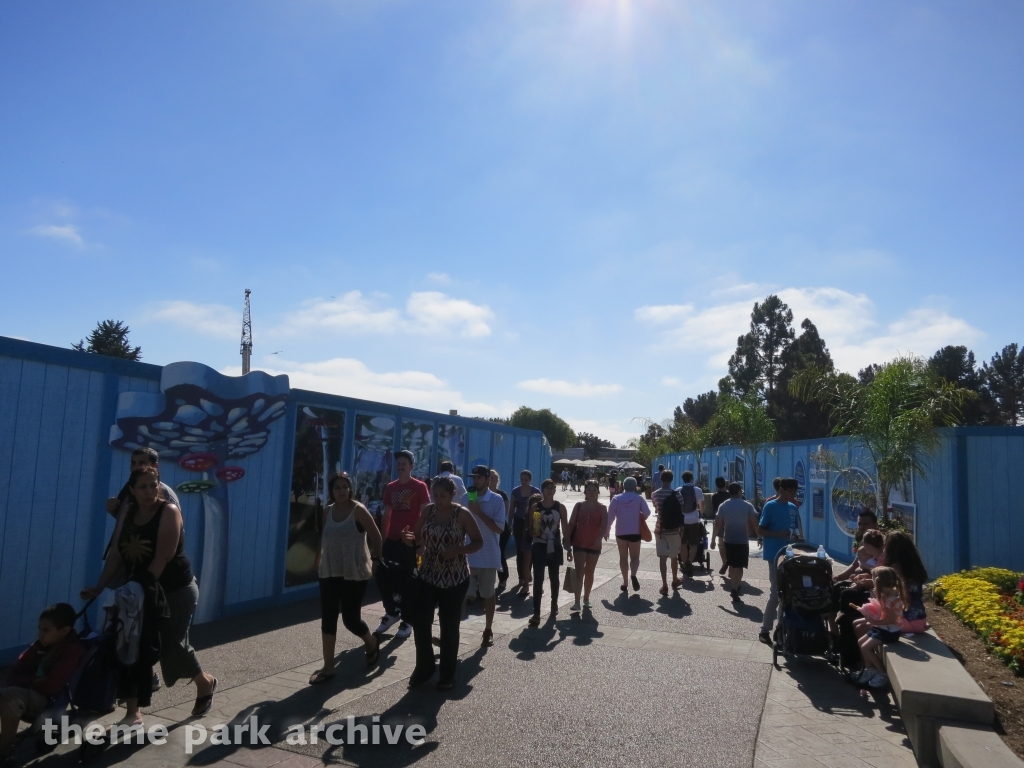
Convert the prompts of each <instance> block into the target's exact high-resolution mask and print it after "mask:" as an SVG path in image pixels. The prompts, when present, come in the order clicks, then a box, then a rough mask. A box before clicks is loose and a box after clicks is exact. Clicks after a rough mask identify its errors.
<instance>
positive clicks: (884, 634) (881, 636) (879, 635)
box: [868, 627, 900, 645]
mask: <svg viewBox="0 0 1024 768" xmlns="http://www.w3.org/2000/svg"><path fill="white" fill-rule="evenodd" d="M868 637H870V638H871V639H872V640H877V641H878V642H880V643H885V644H886V645H889V644H890V643H898V642H899V641H900V631H899V630H898V629H895V630H893V629H886V628H885V627H872V628H871V629H869V630H868Z"/></svg>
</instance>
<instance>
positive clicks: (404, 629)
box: [395, 621, 412, 637]
mask: <svg viewBox="0 0 1024 768" xmlns="http://www.w3.org/2000/svg"><path fill="white" fill-rule="evenodd" d="M411 634H412V627H411V626H409V625H408V624H406V623H405V622H404V621H403V622H402V623H401V624H399V625H398V631H397V632H395V637H408V636H409V635H411Z"/></svg>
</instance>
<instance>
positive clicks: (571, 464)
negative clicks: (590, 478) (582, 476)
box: [551, 459, 579, 467]
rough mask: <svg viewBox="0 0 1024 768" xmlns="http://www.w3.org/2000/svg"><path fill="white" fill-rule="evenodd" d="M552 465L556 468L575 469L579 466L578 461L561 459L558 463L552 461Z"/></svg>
mask: <svg viewBox="0 0 1024 768" xmlns="http://www.w3.org/2000/svg"><path fill="white" fill-rule="evenodd" d="M551 463H552V465H554V466H556V467H575V466H576V465H577V464H579V462H578V461H576V459H559V460H558V461H552V462H551Z"/></svg>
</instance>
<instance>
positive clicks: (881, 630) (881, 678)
mask: <svg viewBox="0 0 1024 768" xmlns="http://www.w3.org/2000/svg"><path fill="white" fill-rule="evenodd" d="M871 578H872V580H873V581H874V586H875V589H874V599H875V602H877V605H878V612H879V615H878V616H877V618H874V617H869V616H870V615H871V614H872V613H873V611H867V612H865V613H866V615H865V616H864V618H860V619H857V620H856V621H855V622H854V623H853V628H854V631H855V632H856V633H857V636H858V637H860V640H859V641H858V644H859V645H860V654H861V657H862V658H863V660H864V671H863V672H861V674H860V677H858V678H857V682H858V683H860V684H861V685H868V686H869V687H871V688H884V687H885V686H886V685H888V684H889V676H888V675H886V674H885V665H884V664H883V663H882V657H881V656H880V655H879V654H878V652H877V649H878V648H879V647H880V646H882V645H889V644H891V643H898V642H899V640H900V617H901V616H902V614H903V606H904V605H905V603H906V598H905V595H904V594H903V584H902V583H901V582H900V577H899V574H897V573H896V571H895V569H893V568H887V567H885V566H884V565H880V566H878V567H877V568H875V569H874V570H872V571H871Z"/></svg>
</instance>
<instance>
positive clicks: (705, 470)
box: [698, 461, 711, 488]
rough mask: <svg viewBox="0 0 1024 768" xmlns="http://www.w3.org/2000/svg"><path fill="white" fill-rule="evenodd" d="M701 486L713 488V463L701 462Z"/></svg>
mask: <svg viewBox="0 0 1024 768" xmlns="http://www.w3.org/2000/svg"><path fill="white" fill-rule="evenodd" d="M698 484H699V485H700V487H701V488H711V465H710V464H707V463H705V462H703V461H702V462H701V464H700V478H699V483H698Z"/></svg>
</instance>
